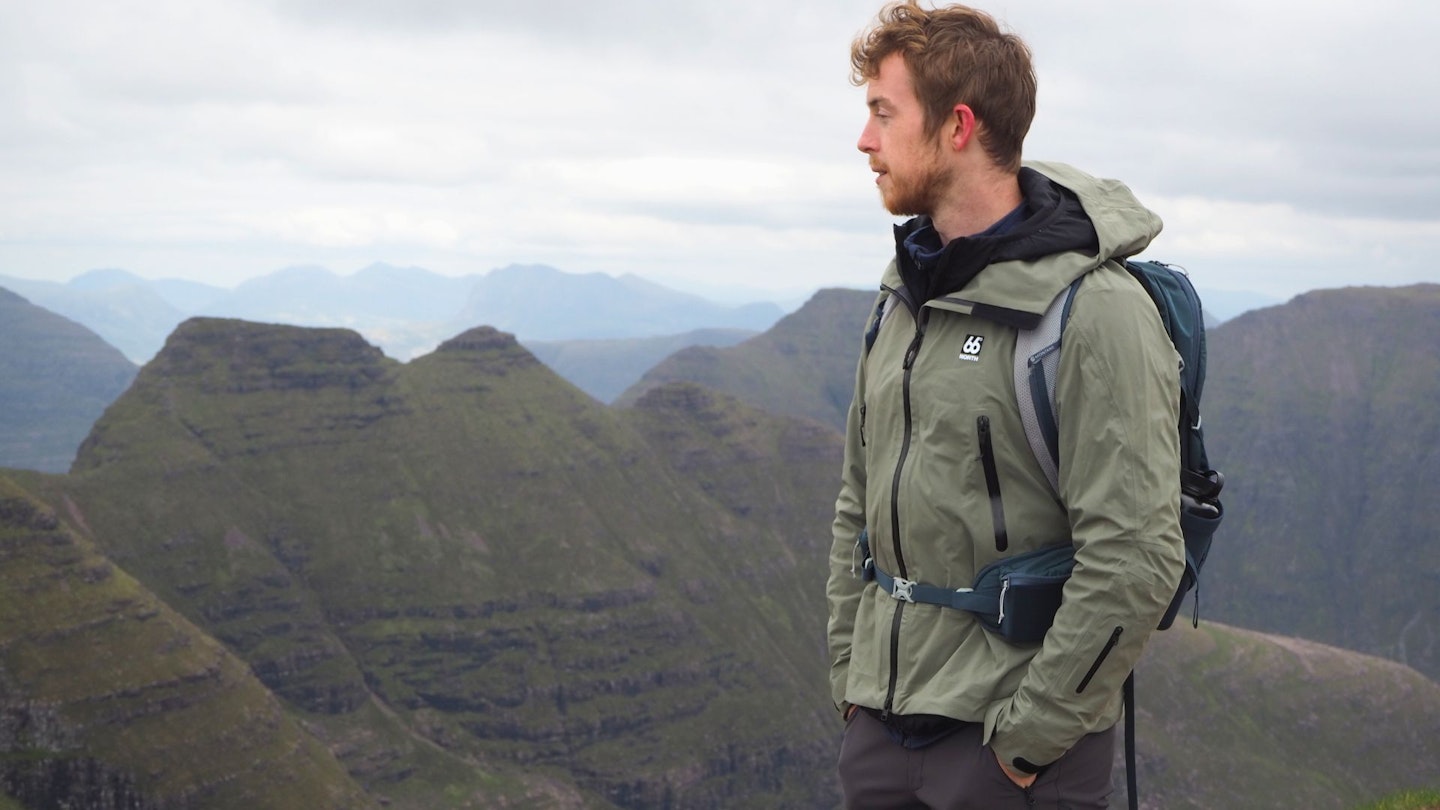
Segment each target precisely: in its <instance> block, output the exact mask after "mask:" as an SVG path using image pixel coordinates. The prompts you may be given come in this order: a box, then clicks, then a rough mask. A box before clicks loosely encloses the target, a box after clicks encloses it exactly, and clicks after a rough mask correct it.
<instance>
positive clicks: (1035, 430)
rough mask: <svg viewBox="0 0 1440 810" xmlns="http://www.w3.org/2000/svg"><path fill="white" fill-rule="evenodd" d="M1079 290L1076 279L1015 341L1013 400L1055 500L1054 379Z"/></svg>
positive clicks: (1057, 481) (1057, 472) (1057, 460)
mask: <svg viewBox="0 0 1440 810" xmlns="http://www.w3.org/2000/svg"><path fill="white" fill-rule="evenodd" d="M1081 278H1084V277H1083V276H1082V277H1081ZM1079 287H1080V279H1076V280H1075V281H1074V283H1072V284H1071V285H1070V286H1069V287H1068V288H1066V289H1065V290H1064V291H1062V292H1061V293H1060V294H1059V295H1057V296H1055V300H1054V301H1052V302H1051V303H1050V306H1049V308H1047V309H1046V310H1045V315H1044V316H1043V317H1042V318H1041V319H1040V323H1039V324H1038V325H1037V326H1036V327H1035V328H1034V329H1022V330H1020V333H1019V335H1018V336H1017V337H1016V339H1015V398H1016V400H1018V402H1019V405H1020V421H1021V423H1023V424H1024V425H1025V438H1026V440H1027V441H1028V442H1029V443H1030V450H1031V452H1033V453H1034V454H1035V460H1036V461H1038V462H1039V463H1040V469H1041V470H1043V471H1044V472H1045V478H1046V480H1048V481H1049V482H1050V489H1051V490H1052V491H1053V492H1054V493H1055V497H1057V498H1058V497H1060V429H1059V425H1058V423H1057V422H1056V420H1055V376H1056V373H1057V371H1058V370H1059V367H1060V340H1061V337H1062V335H1063V333H1064V331H1065V322H1066V321H1067V320H1069V318H1070V305H1071V303H1073V302H1074V300H1075V290H1076V289H1078V288H1079Z"/></svg>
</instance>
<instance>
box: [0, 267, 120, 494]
mask: <svg viewBox="0 0 1440 810" xmlns="http://www.w3.org/2000/svg"><path fill="white" fill-rule="evenodd" d="M137 370H138V369H137V368H136V366H135V365H134V364H133V363H131V362H130V361H129V360H126V359H125V357H124V356H123V355H121V354H120V352H119V351H118V350H117V349H115V348H113V347H111V346H110V345H109V344H107V343H105V341H103V340H101V339H100V337H99V336H98V335H96V334H95V333H94V332H91V331H90V330H89V329H86V328H85V327H83V326H81V325H80V324H78V323H75V322H74V321H71V320H69V319H66V318H63V317H61V316H59V315H56V314H54V313H53V312H50V311H48V310H45V309H42V308H41V307H37V306H35V305H33V304H31V303H30V302H28V301H26V300H25V299H24V298H21V297H20V296H18V295H15V294H14V293H12V292H10V291H9V290H6V289H3V288H0V466H3V467H21V468H29V469H36V470H44V471H46V472H64V471H65V470H67V469H69V468H70V462H71V461H72V460H74V458H75V448H77V447H79V446H80V442H81V441H83V440H84V438H85V436H86V434H88V433H89V432H90V427H91V425H93V424H95V420H96V419H98V418H100V414H101V413H104V411H105V407H106V406H107V405H109V404H110V403H111V402H113V401H114V400H115V398H116V397H117V396H119V395H120V392H122V391H124V390H125V388H126V386H128V385H129V384H130V381H131V380H132V379H134V377H135V374H136V371H137Z"/></svg>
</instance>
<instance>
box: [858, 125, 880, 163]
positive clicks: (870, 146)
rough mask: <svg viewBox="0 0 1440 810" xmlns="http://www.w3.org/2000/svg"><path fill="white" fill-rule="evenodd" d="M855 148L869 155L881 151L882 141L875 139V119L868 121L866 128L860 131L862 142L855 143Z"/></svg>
mask: <svg viewBox="0 0 1440 810" xmlns="http://www.w3.org/2000/svg"><path fill="white" fill-rule="evenodd" d="M855 148H856V149H859V150H860V151H861V152H864V153H865V154H867V155H868V154H870V153H871V152H877V151H879V150H880V141H879V139H878V138H876V137H875V122H874V120H873V119H872V120H868V121H866V122H865V127H864V128H863V129H861V130H860V140H858V141H856V142H855Z"/></svg>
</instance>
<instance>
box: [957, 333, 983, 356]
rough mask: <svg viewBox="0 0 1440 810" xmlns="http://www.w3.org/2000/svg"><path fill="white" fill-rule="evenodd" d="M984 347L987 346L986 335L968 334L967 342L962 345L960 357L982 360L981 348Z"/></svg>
mask: <svg viewBox="0 0 1440 810" xmlns="http://www.w3.org/2000/svg"><path fill="white" fill-rule="evenodd" d="M983 348H985V336H984V335H966V336H965V342H964V343H963V344H961V345H960V359H961V360H969V361H970V362H972V363H978V362H980V350H981V349H983Z"/></svg>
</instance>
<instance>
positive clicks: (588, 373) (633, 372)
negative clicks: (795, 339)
mask: <svg viewBox="0 0 1440 810" xmlns="http://www.w3.org/2000/svg"><path fill="white" fill-rule="evenodd" d="M754 336H755V333H754V332H748V331H745V330H741V329H697V330H695V331H692V332H685V333H683V334H679V335H661V336H660V337H648V338H616V339H613V340H527V341H524V344H523V345H524V346H525V348H526V349H528V350H529V351H530V352H531V353H532V354H534V355H535V357H536V358H538V359H539V360H540V362H542V363H544V364H545V365H547V366H549V367H550V368H551V369H553V370H554V371H555V373H556V374H559V375H560V376H561V377H564V378H565V379H567V380H569V381H570V382H572V383H574V384H575V385H576V386H578V387H579V388H580V390H582V391H584V392H585V393H587V394H589V395H590V396H592V397H595V398H596V399H598V400H600V401H601V402H612V401H614V400H615V398H616V397H618V396H620V395H621V394H623V393H624V392H625V390H626V389H627V388H629V387H630V386H631V385H633V384H635V383H636V382H637V381H639V380H640V378H641V377H642V376H643V375H644V374H645V372H646V371H648V370H650V368H651V367H653V366H654V365H655V364H656V363H658V362H660V361H661V360H664V359H665V358H667V357H669V356H670V355H672V354H674V353H676V352H678V351H680V350H681V349H684V348H687V347H690V346H720V347H724V346H734V345H735V344H737V343H740V342H741V341H744V340H746V339H748V338H751V337H754Z"/></svg>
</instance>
